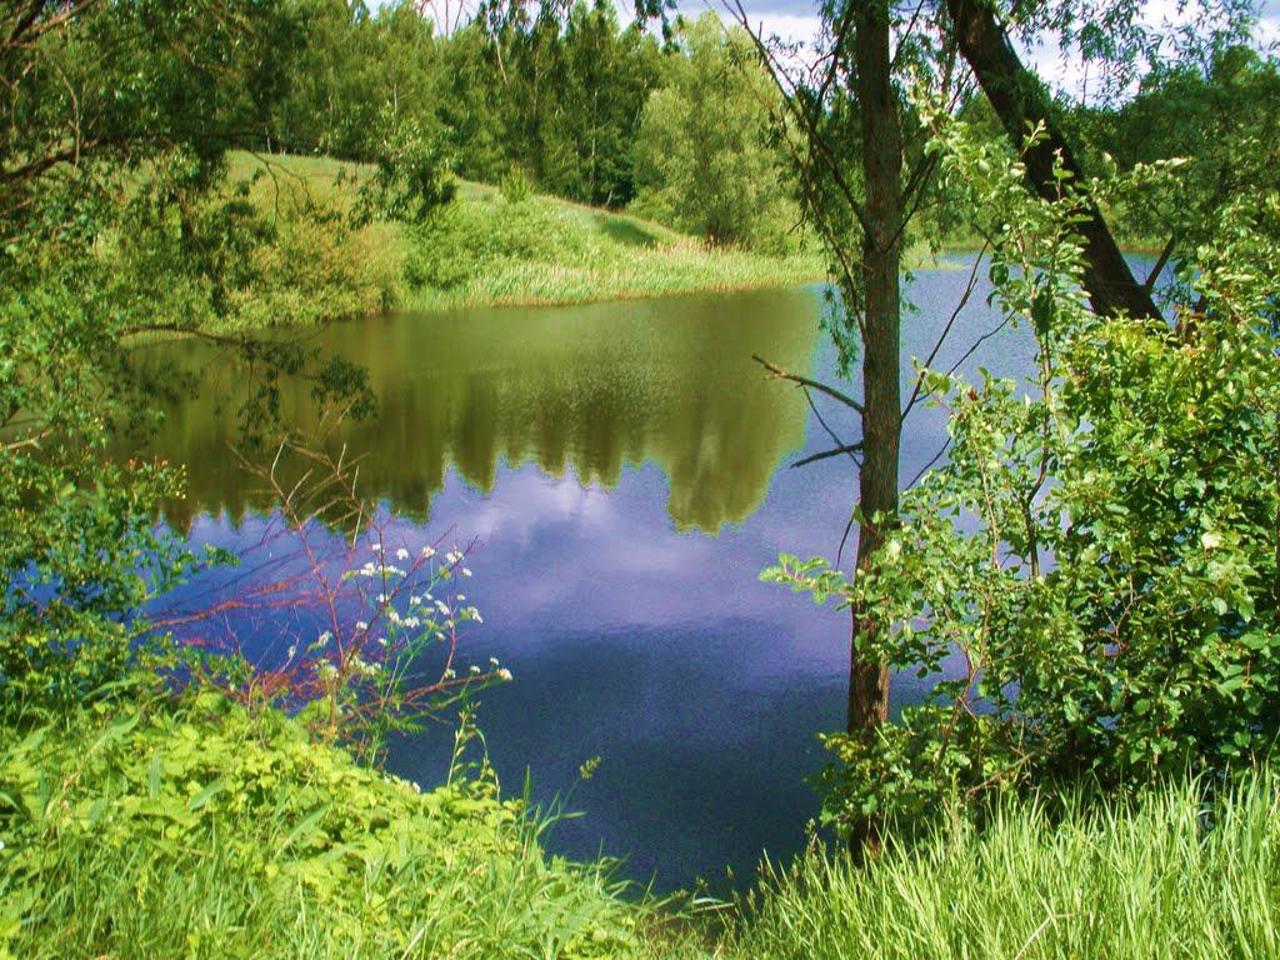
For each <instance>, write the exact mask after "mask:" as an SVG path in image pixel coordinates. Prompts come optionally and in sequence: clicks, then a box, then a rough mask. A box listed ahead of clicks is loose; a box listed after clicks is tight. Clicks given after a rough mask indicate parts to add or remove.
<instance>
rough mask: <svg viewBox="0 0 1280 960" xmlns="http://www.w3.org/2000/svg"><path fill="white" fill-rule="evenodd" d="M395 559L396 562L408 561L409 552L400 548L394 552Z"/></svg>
mask: <svg viewBox="0 0 1280 960" xmlns="http://www.w3.org/2000/svg"><path fill="white" fill-rule="evenodd" d="M396 559H397V560H408V559H409V551H408V550H406V549H405V548H404V547H401V548H400V549H399V550H397V551H396Z"/></svg>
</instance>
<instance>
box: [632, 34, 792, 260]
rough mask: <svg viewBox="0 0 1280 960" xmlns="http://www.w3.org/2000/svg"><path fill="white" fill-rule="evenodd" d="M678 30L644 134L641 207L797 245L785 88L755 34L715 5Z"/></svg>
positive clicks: (718, 240) (711, 233) (770, 242)
mask: <svg viewBox="0 0 1280 960" xmlns="http://www.w3.org/2000/svg"><path fill="white" fill-rule="evenodd" d="M677 36H678V42H679V53H677V54H676V55H674V56H672V57H671V58H669V59H668V61H667V62H666V64H665V68H666V80H665V83H664V84H663V86H662V87H661V88H660V89H658V90H655V91H654V92H653V93H652V94H650V95H649V99H648V101H647V102H646V103H645V108H644V119H643V120H642V121H641V124H640V131H639V134H638V137H637V140H636V178H637V182H638V184H639V185H640V193H639V196H638V198H637V201H636V204H635V209H636V211H637V212H643V213H645V214H647V215H649V216H652V217H654V218H655V219H657V220H660V221H662V222H663V223H668V224H670V225H671V226H673V227H676V228H677V229H679V230H682V231H684V232H686V233H692V234H695V235H696V236H701V237H705V238H707V239H708V240H710V241H711V242H712V243H715V244H738V245H742V246H746V247H750V248H752V249H758V250H765V251H769V252H783V251H787V250H791V249H794V248H795V246H796V241H795V239H794V238H793V237H792V236H791V235H790V231H792V230H794V228H795V227H796V226H797V225H798V221H799V208H798V206H797V205H796V204H795V202H794V201H793V200H792V199H791V198H790V197H789V196H788V195H787V193H786V191H785V189H784V187H783V186H782V184H783V182H784V177H783V176H782V173H781V169H782V163H783V157H782V156H781V154H780V151H779V150H778V149H777V147H776V144H775V143H774V142H773V136H774V120H773V117H772V116H771V113H772V111H773V110H774V109H775V108H776V107H777V106H778V103H779V94H778V92H777V90H776V88H775V86H774V83H773V80H772V79H771V78H770V77H769V75H768V73H767V71H765V69H764V68H763V67H762V66H761V65H760V63H759V59H758V57H757V54H756V51H755V48H754V46H753V44H752V42H751V39H750V38H749V37H748V36H747V35H746V32H745V31H744V30H742V29H741V28H740V27H736V26H735V27H733V28H730V29H729V30H728V31H726V29H725V27H724V25H723V24H722V23H721V22H720V19H719V17H717V16H716V15H715V13H713V12H707V13H704V14H703V15H702V16H701V17H699V18H698V20H697V21H695V22H694V23H693V24H685V25H683V26H682V28H681V30H680V32H679V33H678V35H677Z"/></svg>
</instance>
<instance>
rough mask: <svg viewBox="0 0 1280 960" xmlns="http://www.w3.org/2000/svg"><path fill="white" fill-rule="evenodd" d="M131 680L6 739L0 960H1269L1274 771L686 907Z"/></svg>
mask: <svg viewBox="0 0 1280 960" xmlns="http://www.w3.org/2000/svg"><path fill="white" fill-rule="evenodd" d="M147 689H150V693H146V692H144V691H145V690H147ZM137 692H138V695H136V696H131V697H130V698H129V699H128V700H123V699H117V700H115V701H114V702H112V703H99V704H97V705H88V706H86V707H85V708H83V709H80V710H76V711H73V712H71V713H68V714H66V715H65V716H63V717H60V718H57V719H56V720H53V721H47V722H45V723H43V724H39V725H35V726H22V725H17V726H14V725H9V726H6V727H5V728H4V729H3V730H2V731H0V742H2V743H3V744H4V746H3V747H0V843H2V844H3V846H2V847H0V957H4V958H10V957H14V958H16V957H23V958H32V960H41V958H49V960H53V958H58V960H64V958H81V957H83V958H90V957H99V956H111V957H115V958H119V960H130V958H137V960H143V958H151V957H157V956H186V957H193V958H200V957H209V958H223V957H228V958H234V957H244V958H250V957H252V958H258V957H262V958H280V960H285V958H289V960H311V958H337V957H343V958H346V957H352V956H368V957H377V958H384V957H389V958H419V957H420V958H429V957H440V956H450V957H458V958H468V957H470V958H476V960H488V958H494V957H560V958H573V960H588V958H600V960H604V958H610V960H642V958H654V960H656V958H662V960H697V958H712V957H719V958H723V960H754V958H759V957H769V958H772V960H789V958H796V960H801V958H811V960H838V958H844V957H848V956H850V955H851V954H856V953H861V952H865V953H868V954H875V955H876V956H885V957H901V958H903V960H934V958H936V960H946V958H950V957H954V956H956V955H957V954H961V953H963V954H966V955H969V956H973V957H975V958H987V957H993V958H994V957H1006V958H1008V957H1023V958H1036V960H1073V958H1079V957H1099V956H1107V957H1112V958H1115V960H1138V958H1154V957H1158V956H1167V955H1168V951H1169V950H1170V949H1173V945H1177V948H1176V949H1177V955H1178V956H1181V957H1186V958H1189V960H1201V958H1203V960H1214V958H1219V957H1224V956H1243V957H1249V956H1253V957H1269V956H1275V955H1277V954H1280V896H1277V894H1278V893H1280V809H1277V802H1278V801H1277V783H1276V781H1275V778H1274V776H1272V775H1270V774H1269V773H1266V772H1259V773H1245V774H1242V775H1241V776H1240V777H1239V778H1238V779H1237V780H1236V781H1235V782H1234V783H1233V784H1232V785H1231V786H1229V787H1227V788H1219V789H1217V790H1216V791H1215V792H1210V791H1209V788H1210V786H1211V785H1210V784H1209V783H1207V782H1187V781H1185V780H1174V781H1171V782H1170V783H1169V784H1168V785H1167V786H1164V787H1161V788H1157V789H1153V790H1151V791H1149V792H1147V793H1146V794H1144V795H1143V796H1142V797H1140V798H1138V799H1135V800H1131V801H1113V802H1111V803H1101V804H1099V803H1096V802H1094V803H1088V802H1085V800H1084V799H1083V798H1082V797H1076V798H1072V799H1066V800H1063V799H1056V800H1055V799H1048V798H1044V799H1041V800H1032V801H1024V802H1016V803H1013V802H1006V803H1004V804H1002V805H1001V806H1000V807H999V808H998V809H997V810H996V811H995V812H994V813H993V814H992V816H991V818H990V821H989V823H988V824H987V826H986V827H985V828H983V829H981V830H979V829H976V828H975V827H974V826H972V825H971V824H970V823H969V822H967V821H965V820H957V821H954V822H951V823H949V824H942V825H939V826H937V827H936V828H934V829H933V830H932V831H931V832H930V833H929V834H928V835H927V836H924V837H921V838H918V839H917V840H916V842H915V843H913V844H912V845H910V846H905V845H898V844H894V843H891V844H890V846H889V849H887V850H886V851H885V853H884V854H883V856H882V857H881V858H880V859H879V860H878V861H876V862H875V863H874V864H872V865H871V866H870V867H865V868H864V867H857V866H854V865H853V864H852V863H851V862H850V861H849V860H848V858H847V857H844V856H841V855H839V854H838V853H834V852H829V851H825V850H823V849H821V848H819V849H815V850H813V851H811V852H810V853H808V854H807V855H805V856H803V857H802V858H801V859H800V860H798V861H797V862H796V863H795V864H794V865H792V866H789V867H777V868H769V869H767V870H766V871H765V873H764V874H763V876H762V879H761V881H760V883H759V885H758V886H757V887H756V888H755V889H754V890H753V891H752V892H751V893H750V894H748V895H746V896H744V897H742V898H741V899H739V900H738V901H737V902H735V903H729V904H721V905H715V904H710V905H705V904H704V905H703V906H702V907H700V908H696V909H695V908H692V907H691V906H690V905H689V904H688V903H683V904H680V903H675V904H673V903H668V904H659V903H655V902H652V901H650V900H648V899H647V898H646V897H645V896H644V893H643V891H642V890H639V889H637V888H635V887H634V886H632V887H628V886H627V885H626V884H624V883H622V882H621V881H619V880H617V879H616V876H615V875H614V873H613V869H614V865H612V864H609V863H592V864H577V863H571V862H567V861H565V860H563V859H561V858H558V857H548V856H547V855H546V854H545V853H544V852H543V850H542V849H541V846H540V837H541V834H542V832H543V830H544V829H545V828H546V827H547V825H548V821H546V820H539V819H537V818H536V815H535V814H533V813H531V811H529V810H528V809H527V808H526V807H525V806H524V804H523V802H521V801H514V802H513V801H510V800H505V799H501V798H500V797H499V796H498V795H497V790H496V785H495V784H494V782H493V781H492V780H491V779H489V778H488V777H487V776H485V775H481V776H476V775H475V773H474V766H473V770H472V774H471V775H470V776H468V775H466V774H465V771H464V769H463V768H464V767H465V762H464V761H462V760H460V761H459V763H458V764H457V766H456V768H455V775H454V776H452V777H451V778H450V781H449V782H448V783H446V784H445V785H443V786H439V787H436V788H434V789H430V790H425V791H422V792H419V790H418V789H417V788H416V786H415V785H413V784H410V783H407V782H404V781H401V780H398V779H396V778H394V777H389V776H387V775H385V774H382V773H380V772H378V771H376V770H372V769H368V768H365V767H360V766H358V765H356V764H355V762H354V761H353V760H352V759H351V757H350V755H349V754H347V753H346V752H345V751H344V750H342V749H340V748H334V747H330V746H326V745H323V744H320V743H317V742H315V741H313V740H311V739H309V737H308V734H307V733H306V731H305V730H304V729H303V727H302V726H300V725H299V724H297V723H295V722H294V721H292V720H289V719H287V718H285V717H284V716H283V715H282V714H280V713H279V712H278V711H276V710H273V709H269V708H268V709H249V708H246V707H245V706H243V705H241V704H239V703H237V702H235V701H233V700H231V699H229V698H228V697H226V696H225V695H223V694H222V693H219V692H216V691H214V690H210V689H204V690H199V691H194V692H191V693H189V694H187V695H185V696H182V697H179V698H173V697H171V696H169V695H167V694H165V695H158V694H157V693H156V691H154V689H151V685H150V684H148V683H146V682H145V681H141V680H139V681H138V687H137ZM464 747H465V745H464Z"/></svg>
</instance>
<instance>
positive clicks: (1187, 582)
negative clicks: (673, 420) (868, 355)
mask: <svg viewBox="0 0 1280 960" xmlns="http://www.w3.org/2000/svg"><path fill="white" fill-rule="evenodd" d="M950 136H951V139H950V140H949V141H947V142H946V143H945V144H944V146H945V149H944V169H951V170H955V169H961V170H963V171H964V174H965V177H966V182H967V183H969V184H971V190H972V191H973V193H972V196H971V197H970V199H971V206H972V207H973V208H974V209H977V210H988V211H997V214H996V215H997V216H998V217H999V218H1000V221H999V222H998V223H997V224H996V225H994V227H993V229H992V233H993V234H994V235H995V236H997V238H998V240H997V243H996V244H995V246H994V248H993V254H992V262H991V268H990V269H991V279H992V282H993V284H994V287H995V293H994V298H995V300H996V301H997V302H998V303H999V304H1000V306H1001V308H1002V310H1003V312H1004V314H1005V316H1006V317H1007V318H1008V320H1009V321H1010V322H1012V323H1014V324H1026V325H1028V326H1029V327H1031V329H1032V330H1033V331H1034V333H1035V335H1036V338H1037V341H1038V343H1039V354H1038V356H1037V359H1036V363H1035V368H1034V371H1033V372H1032V374H1031V376H1030V377H1029V378H1028V381H1027V382H1026V384H1025V385H1023V386H1021V387H1020V386H1019V385H1018V384H1015V383H1014V382H1013V381H1004V380H997V379H995V378H993V377H991V376H990V375H984V378H983V380H982V382H981V383H979V384H976V385H972V386H971V385H969V384H968V383H965V382H964V381H963V380H962V379H961V378H957V377H950V376H946V375H942V374H935V373H932V372H929V371H922V372H921V378H922V379H921V384H922V387H923V388H924V389H925V391H926V392H927V393H928V394H930V395H932V396H933V398H934V399H935V402H937V403H939V404H943V405H945V406H946V407H947V408H948V409H949V410H950V411H951V419H950V435H951V446H950V451H949V462H948V463H947V464H946V465H945V466H942V467H940V468H938V469H936V470H934V471H932V472H931V473H930V474H928V475H927V476H926V477H925V478H924V479H923V481H922V482H921V483H920V484H919V485H918V486H917V487H916V488H915V489H913V490H911V491H910V492H908V493H907V494H905V495H904V497H903V501H902V511H901V515H900V517H898V518H880V520H881V522H884V523H887V524H890V525H891V529H890V531H889V532H888V533H887V534H886V537H885V545H884V547H883V548H882V549H881V550H880V551H878V553H877V555H876V558H875V562H874V564H873V567H872V569H870V570H868V571H865V572H863V573H860V574H859V575H858V577H857V580H856V582H854V583H852V584H851V583H848V582H847V581H846V580H845V578H844V577H843V576H842V575H840V574H839V573H837V572H834V571H831V570H830V569H828V568H827V567H826V565H825V563H824V562H823V561H821V560H815V561H811V562H808V563H800V562H799V561H797V560H795V558H784V560H783V563H782V564H781V566H780V567H779V568H777V569H775V570H773V571H771V573H770V576H772V577H774V578H776V579H780V580H782V581H785V582H788V583H790V584H792V585H793V586H796V587H797V588H799V589H804V590H812V591H814V593H815V595H816V596H817V597H818V598H819V599H825V598H826V597H827V596H830V595H836V596H838V597H840V598H841V599H842V601H843V602H849V601H853V602H856V603H857V604H858V605H859V609H862V610H866V611H869V614H870V616H872V617H874V618H876V620H877V621H878V624H879V626H880V628H881V629H879V630H878V631H875V632H874V635H875V636H877V637H878V638H879V639H878V640H877V641H876V642H875V644H874V646H873V645H872V644H870V643H867V642H866V641H865V640H864V641H863V648H860V649H859V651H858V653H859V655H860V656H861V657H863V658H864V659H865V660H869V661H872V662H875V661H880V662H884V663H887V664H889V665H890V666H891V667H893V668H894V669H897V670H912V671H916V672H918V674H919V675H920V676H922V677H924V676H932V677H934V678H935V680H936V681H937V682H936V683H935V684H934V686H933V688H932V691H931V695H930V697H929V699H928V700H927V702H925V703H924V704H922V705H919V706H915V707H910V708H908V709H906V710H904V711H903V714H902V717H901V719H900V720H899V721H898V722H896V723H893V724H889V725H885V726H883V727H881V728H879V729H876V730H871V731H861V732H859V733H857V734H854V735H849V736H846V735H843V734H840V735H833V736H831V737H829V738H828V745H829V746H830V747H831V748H832V750H833V751H834V753H835V757H836V763H835V764H834V765H833V767H832V768H831V769H830V770H829V771H828V773H827V778H826V779H827V785H828V787H829V790H830V793H829V798H828V803H827V807H826V815H827V816H828V818H829V819H831V820H833V821H835V822H836V823H837V824H840V825H844V824H848V823H850V822H856V821H857V820H858V819H859V818H860V817H865V816H867V815H871V814H875V813H884V814H886V815H888V816H889V817H891V818H896V822H898V823H900V824H909V823H910V822H911V821H912V820H915V819H919V818H927V817H931V816H934V815H936V813H937V811H938V810H939V809H941V808H942V807H943V806H944V804H945V803H946V802H947V801H949V800H952V799H959V800H961V801H966V800H972V799H973V798H975V797H981V796H982V795H983V794H986V793H990V792H997V791H1002V790H1024V789H1026V788H1028V787H1030V786H1033V785H1039V784H1042V783H1046V782H1050V781H1053V780H1062V779H1067V780H1073V779H1083V780H1085V781H1087V782H1091V783H1100V784H1102V785H1104V786H1105V787H1107V788H1110V789H1121V790H1123V789H1131V788H1133V787H1136V786H1141V785H1142V784H1145V783H1149V782H1151V781H1152V779H1154V778H1158V777H1160V776H1162V775H1167V774H1171V773H1179V772H1182V771H1185V770H1186V769H1188V768H1190V769H1192V770H1212V771H1219V770H1223V769H1227V768H1230V767H1233V766H1238V765H1241V764H1248V763H1250V762H1252V761H1253V760H1254V759H1255V758H1256V757H1258V756H1260V755H1263V754H1265V753H1266V752H1268V751H1269V750H1270V749H1271V747H1272V745H1273V744H1274V742H1275V740H1276V738H1277V736H1280V592H1278V591H1277V583H1280V569H1278V568H1277V564H1278V563H1280V556H1278V551H1277V545H1278V543H1280V529H1278V525H1280V521H1278V519H1277V518H1278V517H1280V512H1278V511H1280V416H1278V413H1277V411H1280V362H1278V360H1277V350H1278V349H1280V341H1278V340H1277V338H1276V335H1275V327H1274V312H1275V303H1276V302H1277V294H1278V292H1280V291H1278V289H1277V286H1276V281H1275V278H1276V277H1277V276H1280V239H1278V238H1277V237H1276V236H1275V235H1274V234H1275V231H1274V224H1275V223H1276V222H1280V219H1278V218H1277V213H1280V198H1277V197H1275V196H1272V197H1270V198H1266V199H1265V200H1264V201H1263V203H1262V209H1261V210H1259V209H1258V208H1257V205H1256V204H1255V203H1250V204H1249V205H1247V206H1245V205H1239V206H1236V207H1235V208H1233V209H1231V210H1228V211H1227V212H1226V214H1225V215H1224V218H1223V220H1222V222H1221V223H1220V224H1219V227H1218V231H1217V235H1218V236H1219V238H1220V239H1219V243H1218V244H1217V245H1216V246H1215V247H1214V248H1211V249H1210V248H1205V249H1202V250H1201V251H1200V256H1199V258H1198V263H1197V264H1196V265H1195V267H1194V269H1190V268H1189V269H1188V271H1187V273H1186V274H1185V276H1184V283H1185V291H1184V294H1183V295H1184V296H1185V295H1186V294H1188V293H1189V294H1190V297H1189V298H1188V299H1185V300H1181V301H1180V302H1178V303H1175V304H1174V310H1175V311H1176V312H1177V313H1178V317H1179V323H1178V329H1177V330H1176V331H1175V330H1173V329H1170V327H1169V326H1166V325H1165V324H1162V323H1153V322H1140V321H1137V320H1134V319H1131V318H1128V317H1118V318H1103V317H1099V316H1097V315H1095V314H1094V313H1093V312H1091V311H1090V310H1089V309H1088V308H1087V307H1086V305H1085V303H1084V297H1083V295H1082V292H1081V289H1080V286H1081V265H1082V253H1081V248H1080V242H1081V241H1080V240H1079V238H1078V235H1077V234H1076V232H1075V230H1074V229H1073V217H1074V216H1075V214H1076V211H1077V210H1078V205H1079V203H1080V195H1079V192H1078V190H1079V189H1083V188H1084V185H1082V186H1081V187H1080V188H1065V187H1064V190H1063V194H1062V197H1061V199H1060V200H1058V201H1057V202H1055V203H1052V204H1043V203H1041V202H1039V201H1038V200H1035V199H1033V198H1031V197H1030V196H1029V195H1028V194H1027V192H1026V191H1025V189H1024V186H1023V182H1022V180H1023V174H1022V170H1021V168H1020V165H1018V164H1016V163H1013V162H1012V161H1011V160H1010V159H1009V158H1008V157H1002V155H1001V153H1000V151H999V150H998V149H997V148H995V147H992V146H991V145H990V144H984V143H982V142H980V141H975V140H973V139H971V138H969V137H968V136H967V135H966V134H965V131H964V128H963V125H960V126H959V127H957V129H956V130H955V131H953V132H952V133H951V135H950ZM1154 175H1156V172H1152V171H1139V172H1138V176H1154ZM864 636H865V634H864ZM957 665H958V666H957Z"/></svg>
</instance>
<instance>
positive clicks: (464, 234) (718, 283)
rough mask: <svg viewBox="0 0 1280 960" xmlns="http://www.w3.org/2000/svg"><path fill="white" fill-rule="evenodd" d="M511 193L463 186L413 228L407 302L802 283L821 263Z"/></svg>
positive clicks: (517, 300)
mask: <svg viewBox="0 0 1280 960" xmlns="http://www.w3.org/2000/svg"><path fill="white" fill-rule="evenodd" d="M515 178H516V175H515V174H512V175H511V178H510V179H508V180H506V181H504V192H503V193H498V192H496V191H491V190H476V189H473V190H471V191H470V192H468V191H464V192H463V194H462V195H461V197H460V198H459V200H458V201H457V202H455V203H453V204H450V205H449V206H447V207H445V208H443V209H442V210H440V211H439V212H438V213H437V215H436V216H434V217H432V218H431V219H430V220H429V221H428V222H426V223H424V224H423V225H422V226H420V227H417V228H414V229H411V230H406V231H405V233H404V238H405V247H406V252H405V261H404V276H405V281H406V283H407V285H408V286H409V287H410V292H409V293H408V294H407V295H406V300H405V302H406V305H408V306H411V307H418V308H427V309H432V308H440V307H453V306H464V305H480V304H495V303H496V304H507V303H511V304H529V303H579V302H589V301H596V300H604V299H610V298H622V297H646V296H659V295H662V294H665V293H679V292H691V291H697V290H731V289H743V288H749V287H756V286H770V285H779V284H786V283H794V282H797V281H800V280H807V279H810V278H812V277H815V276H817V275H818V274H819V273H820V272H821V271H820V269H819V265H818V263H817V262H816V260H815V259H814V258H812V257H805V256H801V255H797V256H792V257H787V258H777V257H767V256H763V255H758V254H751V253H746V252H742V251H727V250H714V249H712V250H708V249H707V248H705V247H704V246H702V245H701V244H698V243H695V242H693V241H692V240H690V239H689V238H687V237H681V236H680V235H679V234H676V233H673V232H672V231H669V230H667V229H665V228H663V227H660V226H657V225H656V224H653V223H650V222H646V221H644V220H640V219H639V218H636V217H630V216H625V215H617V214H609V213H603V212H600V211H596V210H592V209H589V208H583V207H577V206H573V205H571V204H566V203H563V202H559V201H555V200H552V199H551V198H549V197H546V196H538V195H533V196H523V198H522V199H514V200H513V199H512V198H519V197H521V196H522V194H523V191H524V189H525V188H524V185H523V184H522V183H520V181H519V180H518V179H515Z"/></svg>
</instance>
